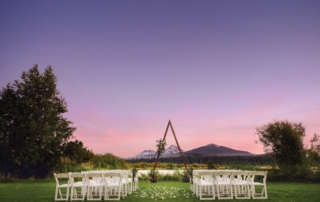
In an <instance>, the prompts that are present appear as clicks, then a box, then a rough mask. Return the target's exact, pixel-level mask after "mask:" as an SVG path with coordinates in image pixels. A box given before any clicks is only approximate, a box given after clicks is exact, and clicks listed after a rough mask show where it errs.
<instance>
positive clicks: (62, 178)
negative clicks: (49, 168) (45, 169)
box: [54, 173, 71, 201]
mask: <svg viewBox="0 0 320 202" xmlns="http://www.w3.org/2000/svg"><path fill="white" fill-rule="evenodd" d="M54 178H55V180H56V192H55V195H54V200H55V201H68V199H69V189H70V186H71V183H70V181H69V175H68V174H67V173H59V174H56V173H54ZM58 195H59V196H58Z"/></svg>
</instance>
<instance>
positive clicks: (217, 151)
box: [129, 144, 254, 159]
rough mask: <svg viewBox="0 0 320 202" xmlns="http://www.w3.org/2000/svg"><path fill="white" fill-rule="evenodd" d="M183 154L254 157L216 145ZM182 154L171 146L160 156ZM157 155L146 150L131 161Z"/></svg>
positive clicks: (175, 147)
mask: <svg viewBox="0 0 320 202" xmlns="http://www.w3.org/2000/svg"><path fill="white" fill-rule="evenodd" d="M181 151H182V152H183V155H187V156H188V155H190V156H193V155H197V156H246V155H254V154H252V153H250V152H247V151H240V150H235V149H231V148H228V147H225V146H219V145H215V144H208V145H206V146H202V147H198V148H195V149H192V150H189V151H186V152H184V151H183V150H181ZM179 155H180V152H179V149H178V147H177V146H175V145H171V146H170V147H168V148H167V149H166V150H165V151H164V152H163V153H162V154H161V156H160V158H161V157H163V158H166V157H176V156H179ZM156 157H157V154H156V152H155V151H153V150H144V151H143V152H141V153H140V154H138V155H137V156H134V157H132V158H129V159H140V158H156Z"/></svg>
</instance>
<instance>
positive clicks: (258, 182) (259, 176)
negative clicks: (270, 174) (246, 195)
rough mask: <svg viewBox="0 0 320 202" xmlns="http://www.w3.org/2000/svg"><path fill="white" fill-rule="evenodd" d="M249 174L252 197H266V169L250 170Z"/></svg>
mask: <svg viewBox="0 0 320 202" xmlns="http://www.w3.org/2000/svg"><path fill="white" fill-rule="evenodd" d="M249 175H250V186H251V196H252V199H267V198H268V194H267V184H266V182H267V171H252V172H250V174H249ZM257 187H260V189H261V191H260V190H259V188H258V189H256V188H257Z"/></svg>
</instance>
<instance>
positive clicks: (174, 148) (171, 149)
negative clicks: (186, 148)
mask: <svg viewBox="0 0 320 202" xmlns="http://www.w3.org/2000/svg"><path fill="white" fill-rule="evenodd" d="M181 151H182V149H181ZM179 153H180V151H179V148H178V147H177V146H175V145H170V147H169V148H167V149H166V150H165V151H164V152H163V153H162V155H164V156H170V155H175V154H179Z"/></svg>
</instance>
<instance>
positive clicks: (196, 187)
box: [192, 170, 267, 200]
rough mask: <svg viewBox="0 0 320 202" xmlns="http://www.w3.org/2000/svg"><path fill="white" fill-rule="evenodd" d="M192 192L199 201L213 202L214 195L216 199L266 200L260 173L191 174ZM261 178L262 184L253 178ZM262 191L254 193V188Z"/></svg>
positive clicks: (223, 171)
mask: <svg viewBox="0 0 320 202" xmlns="http://www.w3.org/2000/svg"><path fill="white" fill-rule="evenodd" d="M193 174H194V175H193V186H192V191H193V192H194V193H195V194H196V196H197V197H199V198H200V200H213V199H214V198H215V195H217V198H218V199H233V195H234V197H235V198H236V199H250V198H251V197H252V198H253V199H266V198H267V188H266V176H267V172H262V171H238V170H237V171H230V170H207V171H203V170H202V171H196V172H194V173H193ZM257 175H259V176H262V177H263V180H262V182H258V181H256V180H255V176H257ZM257 186H261V187H262V190H261V191H260V192H256V187H257ZM204 194H205V196H204Z"/></svg>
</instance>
